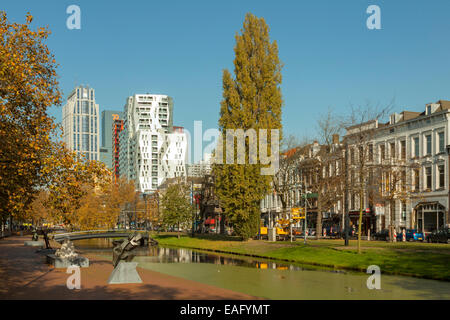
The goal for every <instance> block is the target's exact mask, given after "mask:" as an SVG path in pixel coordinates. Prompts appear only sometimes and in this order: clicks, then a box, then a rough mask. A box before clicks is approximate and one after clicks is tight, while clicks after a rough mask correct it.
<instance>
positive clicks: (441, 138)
mask: <svg viewBox="0 0 450 320" xmlns="http://www.w3.org/2000/svg"><path fill="white" fill-rule="evenodd" d="M438 137H439V152H444V151H445V139H444V132H439V133H438Z"/></svg>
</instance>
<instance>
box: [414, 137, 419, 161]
mask: <svg viewBox="0 0 450 320" xmlns="http://www.w3.org/2000/svg"><path fill="white" fill-rule="evenodd" d="M419 147H420V144H419V137H416V138H414V157H419Z"/></svg>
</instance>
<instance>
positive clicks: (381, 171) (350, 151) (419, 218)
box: [261, 100, 450, 235]
mask: <svg viewBox="0 0 450 320" xmlns="http://www.w3.org/2000/svg"><path fill="white" fill-rule="evenodd" d="M449 110H450V101H445V100H440V101H438V102H436V103H430V104H427V105H426V107H425V110H424V112H411V111H403V112H401V113H394V114H392V115H390V119H389V122H387V123H379V121H377V120H372V121H368V122H365V123H363V124H360V125H355V126H352V127H348V128H346V134H345V135H344V136H343V138H342V140H341V141H339V138H338V137H336V136H335V137H334V141H333V144H332V148H335V149H336V150H340V151H339V152H340V156H338V157H335V158H334V159H333V158H329V157H328V162H329V163H327V164H326V165H324V164H323V161H324V157H323V155H321V152H323V151H321V150H324V148H326V146H321V145H319V144H318V143H317V142H314V143H313V144H310V145H308V146H306V147H304V148H306V149H308V152H306V153H305V152H303V153H302V155H298V161H297V165H296V166H294V167H293V170H292V175H293V178H292V182H290V185H291V186H292V187H291V188H290V190H289V192H287V194H286V195H285V196H286V199H287V202H286V203H287V206H286V207H285V208H283V206H282V201H281V196H283V195H280V194H276V192H275V191H274V192H272V193H271V194H269V195H267V196H266V197H265V198H264V199H263V200H262V201H261V215H262V216H261V218H262V219H263V220H264V223H265V224H266V225H269V226H270V224H271V223H272V225H275V224H276V221H277V219H279V218H284V217H286V216H287V215H288V214H289V212H290V209H291V208H295V207H299V206H303V205H304V203H303V202H302V201H301V199H302V196H301V195H302V193H304V192H305V190H310V191H311V190H313V192H314V190H315V192H316V195H317V190H319V192H318V194H319V198H320V196H321V195H322V198H323V195H326V194H330V195H331V197H330V198H331V199H330V201H334V203H333V204H332V205H330V204H328V205H327V206H325V208H322V209H318V199H317V197H311V199H308V200H309V204H308V212H309V214H308V216H307V220H308V227H310V228H314V227H315V224H316V221H317V217H318V212H319V211H320V212H321V218H322V222H323V226H324V227H327V226H335V227H336V228H340V229H341V230H342V229H343V226H344V218H345V214H348V217H349V220H350V225H354V226H355V227H357V226H358V222H359V212H360V207H361V203H362V209H363V219H362V225H361V227H362V234H363V235H367V234H368V232H369V230H370V232H371V233H372V234H373V233H374V232H377V231H380V230H382V229H386V228H388V226H391V225H392V226H394V227H395V229H396V230H397V231H400V230H401V229H405V228H406V229H409V228H413V229H418V230H420V231H422V232H425V233H428V232H431V231H433V230H436V229H440V228H442V227H444V226H446V225H449V223H450V217H449V204H450V193H449V190H450V188H449V184H450V172H449V157H450V155H449V154H450V146H449V145H450V143H449V141H450V140H449V139H450V133H449V122H450V118H449V117H450V111H449ZM325 152H329V150H328V151H327V150H325ZM314 159H315V160H316V161H312V160H314ZM281 161H283V159H281ZM308 161H309V163H310V165H309V167H308V166H307V165H305V163H308ZM311 164H312V165H315V166H318V165H319V167H316V168H315V170H311ZM308 168H309V169H308ZM341 169H342V170H341ZM319 171H321V172H319ZM311 172H314V174H313V175H311ZM308 175H309V176H308ZM314 177H315V178H314ZM326 177H329V178H328V179H331V180H333V179H336V181H337V180H338V181H340V184H341V187H339V188H337V189H336V186H335V187H334V189H333V190H330V191H329V192H328V193H327V191H325V190H323V189H322V190H321V189H320V188H323V181H324V179H325V178H326ZM320 179H322V180H320ZM318 181H322V185H320V186H319V184H320V183H319V182H318ZM325 185H327V184H325ZM360 194H362V199H360ZM322 202H323V200H322ZM298 227H302V226H301V224H299V225H298Z"/></svg>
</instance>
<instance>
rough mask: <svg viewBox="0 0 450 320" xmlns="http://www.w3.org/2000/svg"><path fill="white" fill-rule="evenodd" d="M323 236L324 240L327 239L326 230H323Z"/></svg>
mask: <svg viewBox="0 0 450 320" xmlns="http://www.w3.org/2000/svg"><path fill="white" fill-rule="evenodd" d="M323 236H324V238H326V237H327V229H325V228H323Z"/></svg>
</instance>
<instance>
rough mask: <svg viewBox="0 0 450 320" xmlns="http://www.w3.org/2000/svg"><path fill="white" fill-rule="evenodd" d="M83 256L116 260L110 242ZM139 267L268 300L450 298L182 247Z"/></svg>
mask: <svg viewBox="0 0 450 320" xmlns="http://www.w3.org/2000/svg"><path fill="white" fill-rule="evenodd" d="M74 244H75V248H76V249H77V250H79V251H81V252H84V253H91V254H96V255H98V256H101V257H108V258H111V259H112V241H111V240H110V239H95V240H94V239H92V240H79V241H75V242H74ZM136 253H137V255H136V257H135V258H134V260H133V261H135V262H137V263H138V267H141V268H145V269H149V270H153V271H157V272H160V273H164V274H168V275H172V276H176V277H182V278H185V279H189V280H193V281H198V282H201V283H205V284H209V285H213V286H216V287H221V288H225V289H229V290H233V291H238V292H242V293H246V294H250V295H253V296H257V297H262V298H267V299H286V300H289V299H345V300H347V299H349V300H353V299H365V300H366V299H370V300H371V299H445V300H449V299H450V282H446V281H436V280H427V279H419V278H413V277H404V276H391V275H383V270H381V289H379V290H376V289H372V290H369V289H368V288H367V279H368V277H369V276H370V275H369V274H365V273H361V272H349V271H343V270H335V269H327V268H318V267H313V266H308V265H299V264H289V263H286V262H279V261H273V260H263V259H254V258H248V257H244V256H236V255H225V254H215V253H209V252H205V251H197V250H190V249H182V248H169V247H161V246H158V247H145V248H138V249H137V252H136Z"/></svg>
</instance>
